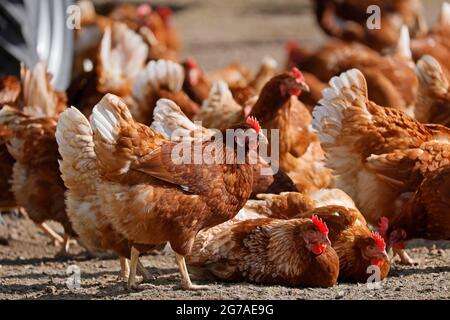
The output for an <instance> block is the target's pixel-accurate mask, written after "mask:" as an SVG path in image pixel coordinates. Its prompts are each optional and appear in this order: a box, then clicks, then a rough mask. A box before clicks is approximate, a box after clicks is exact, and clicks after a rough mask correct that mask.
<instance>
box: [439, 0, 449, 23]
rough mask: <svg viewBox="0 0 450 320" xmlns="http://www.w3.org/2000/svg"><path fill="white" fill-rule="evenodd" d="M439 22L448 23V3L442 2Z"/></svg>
mask: <svg viewBox="0 0 450 320" xmlns="http://www.w3.org/2000/svg"><path fill="white" fill-rule="evenodd" d="M441 23H443V24H450V3H448V2H443V3H442V7H441Z"/></svg>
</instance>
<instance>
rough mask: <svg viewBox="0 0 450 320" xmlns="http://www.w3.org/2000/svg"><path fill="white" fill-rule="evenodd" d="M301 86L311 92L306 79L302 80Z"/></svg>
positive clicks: (305, 90)
mask: <svg viewBox="0 0 450 320" xmlns="http://www.w3.org/2000/svg"><path fill="white" fill-rule="evenodd" d="M300 88H301V89H302V91H304V92H309V90H310V89H309V86H308V85H307V84H306V82H305V81H302V82H300Z"/></svg>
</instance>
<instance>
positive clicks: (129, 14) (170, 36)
mask: <svg viewBox="0 0 450 320" xmlns="http://www.w3.org/2000/svg"><path fill="white" fill-rule="evenodd" d="M107 18H108V19H110V20H113V21H120V22H123V23H125V24H127V26H128V27H129V28H131V29H133V30H134V31H135V32H138V31H139V30H140V29H141V28H142V27H146V28H149V29H150V30H151V31H152V33H153V34H154V35H155V37H156V39H157V40H158V41H159V42H161V43H162V44H164V46H165V47H167V48H169V49H172V50H176V51H178V50H179V49H180V47H181V44H180V39H179V36H178V34H177V32H176V31H175V30H174V28H173V27H172V25H171V18H172V10H171V9H170V8H169V7H160V8H158V9H156V10H153V8H152V7H151V6H150V5H148V4H140V5H135V4H130V3H121V4H119V5H117V6H116V7H115V8H114V9H113V10H112V11H111V12H110V13H109V14H108V16H107ZM102 24H103V25H107V23H105V22H103V23H102Z"/></svg>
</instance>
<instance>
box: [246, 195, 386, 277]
mask: <svg viewBox="0 0 450 320" xmlns="http://www.w3.org/2000/svg"><path fill="white" fill-rule="evenodd" d="M258 198H260V199H259V200H249V201H247V203H246V204H245V207H244V209H243V210H246V211H247V212H248V213H252V214H253V215H255V214H259V215H264V216H266V217H271V218H278V219H293V218H311V217H312V216H313V215H317V216H318V217H320V218H321V219H323V220H324V221H325V222H326V224H327V225H328V227H329V229H330V235H329V236H330V240H331V244H332V247H333V248H334V249H335V250H336V253H337V254H338V256H339V268H340V273H339V278H340V279H342V280H345V281H356V282H366V281H367V278H368V276H369V275H370V273H372V272H368V271H370V270H369V269H368V268H369V267H370V266H372V265H375V266H377V267H379V268H380V269H379V271H380V280H382V279H384V278H385V277H386V276H387V274H388V272H389V259H388V256H387V253H386V251H385V247H386V246H385V243H384V240H383V238H381V236H379V235H378V234H375V233H373V232H371V231H370V229H369V227H368V225H367V222H366V220H365V219H364V217H363V215H362V214H361V213H360V212H359V211H358V209H357V208H356V206H355V204H354V203H353V201H352V199H351V198H350V197H349V196H348V195H347V194H346V193H345V192H343V191H341V190H339V189H322V190H320V191H317V192H315V193H312V194H310V195H304V194H301V193H297V192H285V193H282V194H280V195H273V194H264V195H258Z"/></svg>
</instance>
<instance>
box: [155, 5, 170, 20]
mask: <svg viewBox="0 0 450 320" xmlns="http://www.w3.org/2000/svg"><path fill="white" fill-rule="evenodd" d="M156 11H157V12H158V14H159V15H160V16H161V18H163V19H164V20H166V19H168V18H170V17H171V16H172V9H170V8H169V7H166V6H163V7H159V8H158V9H156Z"/></svg>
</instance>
